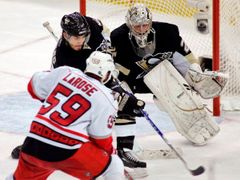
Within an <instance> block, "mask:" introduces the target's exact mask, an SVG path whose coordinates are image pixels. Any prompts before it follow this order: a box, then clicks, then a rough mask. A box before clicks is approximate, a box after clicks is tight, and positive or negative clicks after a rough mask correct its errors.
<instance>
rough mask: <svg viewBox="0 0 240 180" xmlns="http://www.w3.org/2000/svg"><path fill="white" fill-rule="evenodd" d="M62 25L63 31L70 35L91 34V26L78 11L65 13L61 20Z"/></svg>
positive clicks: (87, 35)
mask: <svg viewBox="0 0 240 180" xmlns="http://www.w3.org/2000/svg"><path fill="white" fill-rule="evenodd" d="M61 27H62V29H63V31H65V32H66V33H68V34H69V35H70V36H83V35H84V36H85V37H89V36H90V32H91V31H90V28H89V25H88V22H87V20H86V18H85V17H84V16H82V15H81V14H80V13H78V12H74V13H71V14H68V15H64V16H63V17H62V20H61Z"/></svg>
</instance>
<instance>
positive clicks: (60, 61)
mask: <svg viewBox="0 0 240 180" xmlns="http://www.w3.org/2000/svg"><path fill="white" fill-rule="evenodd" d="M85 17H86V20H87V22H88V24H89V27H90V30H91V35H90V39H89V41H88V43H87V45H88V46H89V47H87V48H83V49H81V50H80V51H75V50H73V49H72V48H71V47H70V46H69V44H68V42H67V41H66V40H65V39H64V38H61V39H60V40H59V42H58V44H57V47H56V49H55V50H54V54H53V58H52V65H53V68H57V67H60V66H64V65H67V66H71V67H75V68H78V69H81V70H84V69H85V68H86V59H87V58H88V57H89V55H90V54H91V53H92V52H93V51H94V50H96V49H97V48H98V47H99V45H100V44H101V43H102V41H103V40H104V37H103V35H102V31H103V25H102V23H101V21H99V20H96V19H93V18H91V17H87V16H85Z"/></svg>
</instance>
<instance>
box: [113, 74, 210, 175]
mask: <svg viewBox="0 0 240 180" xmlns="http://www.w3.org/2000/svg"><path fill="white" fill-rule="evenodd" d="M114 79H115V80H116V82H117V83H118V85H119V86H120V87H121V82H120V81H119V79H118V78H116V77H114ZM125 93H127V94H128V95H129V96H134V95H133V94H132V93H130V92H128V91H126V90H125ZM140 111H141V113H142V115H143V116H144V117H145V119H146V120H147V121H148V122H149V123H150V125H151V126H152V127H153V129H154V130H155V131H156V132H157V133H158V134H159V135H160V136H161V138H162V139H163V141H164V142H165V143H166V144H167V145H168V146H169V147H170V149H171V150H173V151H174V152H175V154H176V156H177V157H178V158H179V159H180V160H181V161H182V162H183V164H184V166H185V168H186V169H187V170H188V171H189V172H190V173H191V174H192V175H193V176H198V175H200V174H202V173H204V171H205V168H204V167H203V166H199V167H198V168H197V169H194V170H192V169H190V168H189V167H188V164H187V162H186V161H185V160H184V159H183V157H182V156H181V155H180V154H179V153H178V151H177V150H176V149H175V148H174V147H173V146H172V144H170V143H169V142H168V139H167V138H165V136H164V134H163V133H162V132H161V131H160V129H158V127H157V126H156V125H155V124H154V122H153V121H152V120H151V119H150V117H149V115H148V114H147V112H145V111H144V110H140Z"/></svg>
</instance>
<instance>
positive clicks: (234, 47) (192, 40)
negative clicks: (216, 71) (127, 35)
mask: <svg viewBox="0 0 240 180" xmlns="http://www.w3.org/2000/svg"><path fill="white" fill-rule="evenodd" d="M193 1H198V0H193ZM208 2H209V4H210V9H209V13H208V15H209V18H208V22H209V33H208V34H203V33H200V32H199V31H197V28H196V27H197V26H196V18H195V17H196V14H197V13H199V10H198V9H197V8H195V7H192V6H189V3H187V0H148V1H146V0H88V1H87V2H86V14H87V15H89V16H93V17H95V18H98V19H100V20H102V22H103V23H104V24H105V25H106V26H107V27H108V28H109V29H110V30H112V29H114V28H116V27H118V26H119V25H121V24H122V23H124V22H125V19H124V18H125V14H126V10H127V8H128V7H129V6H130V5H131V4H132V3H144V4H145V5H147V6H148V7H149V8H150V9H151V10H152V12H153V20H157V21H162V22H169V23H174V24H177V25H178V27H179V30H180V35H181V36H182V37H183V39H184V40H185V41H186V43H187V44H188V46H189V47H190V49H191V50H192V52H193V53H194V55H195V56H196V57H201V56H208V57H209V56H210V57H212V47H213V40H212V37H213V34H214V32H213V30H212V22H213V21H212V19H213V17H212V2H211V1H210V0H209V1H208ZM80 6H81V4H80ZM96 9H97V10H96ZM239 42H240V0H221V1H220V41H219V42H215V43H219V46H220V64H219V68H220V71H223V72H227V73H228V74H229V77H230V78H229V81H228V83H227V85H226V87H225V88H224V91H223V92H222V95H221V105H222V107H221V109H224V110H240V105H239V103H238V102H240V101H239V99H240V78H239V77H240V70H239V69H240V43H239Z"/></svg>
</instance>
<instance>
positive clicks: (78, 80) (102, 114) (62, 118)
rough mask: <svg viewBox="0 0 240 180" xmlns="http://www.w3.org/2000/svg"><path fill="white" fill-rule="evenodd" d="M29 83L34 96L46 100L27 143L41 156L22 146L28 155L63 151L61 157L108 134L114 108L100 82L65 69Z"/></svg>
mask: <svg viewBox="0 0 240 180" xmlns="http://www.w3.org/2000/svg"><path fill="white" fill-rule="evenodd" d="M31 81H32V86H33V87H32V88H33V89H34V91H35V95H36V96H37V97H39V99H45V100H44V102H43V105H42V107H41V108H40V110H39V112H38V113H37V115H36V116H35V118H34V120H33V122H32V124H31V127H30V132H29V134H28V138H27V140H26V141H28V142H29V141H31V144H33V142H34V144H35V145H36V147H38V152H41V153H38V154H37V155H36V154H34V151H35V149H34V148H35V147H27V148H26V144H28V143H25V148H24V149H25V152H26V151H27V152H28V154H32V153H33V154H32V155H34V156H37V157H39V154H41V156H42V155H43V154H44V153H45V152H46V149H48V150H47V152H49V151H50V152H52V150H51V149H52V148H53V149H57V150H58V151H59V149H62V150H64V149H65V151H64V153H66V151H67V150H68V151H67V152H68V153H67V154H69V152H72V151H71V150H76V149H78V148H80V147H81V145H82V143H84V142H87V141H89V140H90V138H89V136H99V137H104V136H108V135H109V134H111V129H110V128H108V127H107V126H108V121H109V119H111V118H114V115H115V113H116V106H115V102H114V99H113V96H112V95H111V91H110V89H108V88H107V87H105V86H104V85H102V84H101V83H100V82H99V81H97V80H95V79H93V78H91V77H89V76H87V75H85V74H84V73H83V72H82V71H80V70H78V69H75V68H70V67H67V66H64V67H60V68H57V69H54V70H53V71H52V72H43V73H38V74H35V75H34V76H33V78H32V80H31ZM44 96H45V97H44ZM26 141H25V142H26ZM29 144H30V143H29ZM60 151H61V150H60ZM60 151H59V152H60ZM35 153H36V152H35ZM70 154H71V153H70ZM52 157H55V155H53V156H52ZM57 157H62V156H57ZM63 157H65V156H63ZM50 158H51V157H50ZM40 159H45V160H49V157H40Z"/></svg>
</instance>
